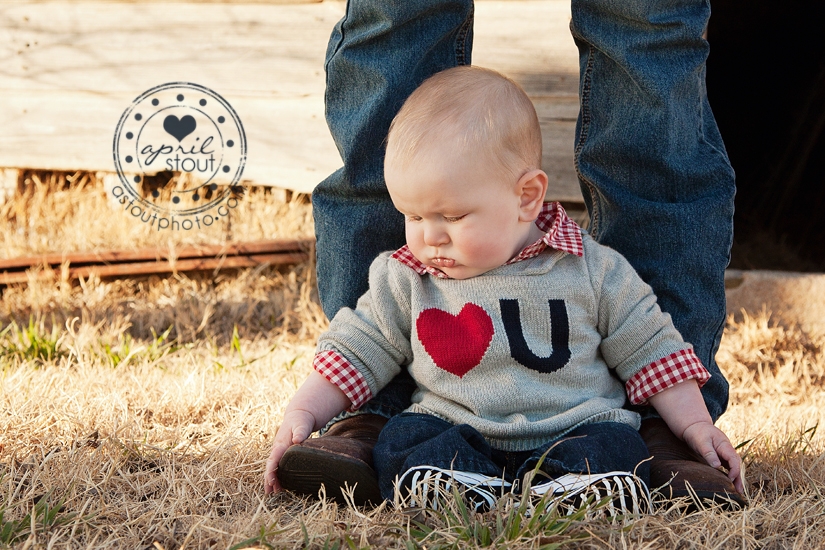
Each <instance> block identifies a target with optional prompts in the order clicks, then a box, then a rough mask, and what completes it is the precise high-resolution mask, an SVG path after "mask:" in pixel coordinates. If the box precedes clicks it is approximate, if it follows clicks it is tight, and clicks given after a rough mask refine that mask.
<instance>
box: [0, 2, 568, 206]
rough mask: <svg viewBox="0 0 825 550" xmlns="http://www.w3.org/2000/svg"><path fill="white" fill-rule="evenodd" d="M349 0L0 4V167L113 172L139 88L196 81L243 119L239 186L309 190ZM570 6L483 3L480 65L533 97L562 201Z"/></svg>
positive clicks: (321, 148)
mask: <svg viewBox="0 0 825 550" xmlns="http://www.w3.org/2000/svg"><path fill="white" fill-rule="evenodd" d="M344 10H345V4H344V3H342V2H322V3H314V4H308V3H297V4H281V3H275V4H261V3H249V4H245V3H235V2H233V3H224V4H219V3H199V2H181V3H172V2H169V3H165V2H158V1H153V2H148V3H145V2H141V3H128V2H104V1H78V2H75V1H71V2H70V1H60V2H57V1H51V2H2V3H0V128H3V132H2V133H0V168H40V169H55V170H72V169H84V170H95V171H113V170H114V165H113V160H112V140H113V136H114V132H115V129H116V126H117V123H118V120H119V118H120V116H121V114H122V113H123V112H124V110H125V109H126V108H127V107H129V105H130V104H131V102H132V101H133V100H134V99H135V98H136V97H137V96H139V95H140V94H141V93H142V92H144V91H145V90H148V89H149V88H152V87H154V86H157V85H159V84H162V83H165V82H176V81H184V82H194V83H197V84H200V85H202V86H206V87H207V88H210V89H212V90H214V91H215V92H217V93H218V94H220V95H221V96H223V97H224V98H225V99H226V100H227V101H228V102H229V103H230V104H231V105H232V107H234V109H235V110H236V111H237V113H238V116H239V117H240V119H241V121H242V122H243V125H244V129H245V132H246V136H247V143H248V154H247V162H246V168H245V170H244V180H246V181H248V182H250V183H254V184H261V185H274V186H278V187H283V188H287V189H293V190H297V191H301V192H309V191H311V189H312V188H313V187H314V185H315V184H316V183H317V182H318V181H320V180H321V179H323V178H324V177H326V175H327V174H329V173H330V172H332V171H334V170H336V169H337V168H338V167H339V166H340V164H341V161H340V157H339V155H338V152H337V150H336V148H335V145H334V143H333V142H332V138H331V137H330V135H329V131H328V130H327V127H326V123H325V121H324V106H323V94H324V72H323V62H324V54H325V51H326V46H327V40H328V38H329V34H330V32H331V30H332V28H333V26H334V25H335V23H336V22H337V21H338V20H339V19H340V18H341V16H342V15H343V13H344ZM569 10H570V5H569V2H565V1H563V0H517V1H489V2H479V3H477V4H476V24H475V50H474V54H473V62H474V63H476V64H478V65H483V66H488V67H492V68H495V69H497V70H500V71H502V72H504V73H507V74H510V75H511V76H513V77H514V78H516V80H518V81H520V82H522V84H523V85H524V86H525V88H526V89H527V90H528V93H530V95H531V97H533V98H534V100H535V102H536V105H537V108H538V111H539V116H540V119H541V122H542V129H543V134H544V139H545V148H544V159H543V161H544V167H545V169H546V170H547V171H548V172H549V173H550V176H551V189H552V190H551V192H550V194H549V196H550V197H551V198H554V199H561V200H567V201H580V200H581V195H580V191H579V189H578V183H577V181H576V177H575V172H574V170H573V154H572V152H573V129H574V125H575V117H576V113H577V109H578V100H577V98H576V88H577V82H578V77H577V72H578V59H577V54H576V50H575V46H574V44H573V40H572V38H571V37H570V33H569V30H568V23H569V17H570V16H569Z"/></svg>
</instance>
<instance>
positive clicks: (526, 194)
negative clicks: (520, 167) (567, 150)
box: [517, 170, 547, 222]
mask: <svg viewBox="0 0 825 550" xmlns="http://www.w3.org/2000/svg"><path fill="white" fill-rule="evenodd" d="M517 186H518V187H517V188H518V193H519V197H520V198H521V202H520V204H519V208H520V215H519V220H520V221H525V222H532V221H535V219H536V218H537V217H538V215H539V213H540V212H541V207H542V205H543V204H544V196H545V195H546V194H547V174H545V173H544V171H543V170H530V171H529V172H527V173H526V174H524V175H523V176H521V178H519V180H518V184H517Z"/></svg>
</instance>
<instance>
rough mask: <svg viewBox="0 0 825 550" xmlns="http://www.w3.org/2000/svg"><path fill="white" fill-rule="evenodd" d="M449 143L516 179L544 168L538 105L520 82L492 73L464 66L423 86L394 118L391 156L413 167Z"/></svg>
mask: <svg viewBox="0 0 825 550" xmlns="http://www.w3.org/2000/svg"><path fill="white" fill-rule="evenodd" d="M444 138H447V140H448V141H449V147H450V148H451V149H453V148H454V150H455V152H456V153H472V154H474V155H478V156H479V158H487V159H492V160H494V161H497V164H498V165H499V166H500V167H502V168H504V169H505V170H506V171H507V174H515V175H516V177H519V176H521V175H522V174H523V173H525V172H527V171H529V170H531V169H536V168H541V128H540V127H539V120H538V116H537V115H536V109H535V107H533V103H532V102H531V101H530V98H528V97H527V94H526V93H525V92H524V90H523V89H522V88H521V86H519V85H518V84H517V83H516V82H514V81H513V80H511V79H510V78H507V77H506V76H504V75H503V74H501V73H498V72H496V71H493V70H491V69H485V68H482V67H473V66H461V67H455V68H452V69H447V70H445V71H442V72H440V73H437V74H435V75H433V76H431V77H430V78H428V79H427V80H425V81H424V83H423V84H421V86H419V87H418V88H417V89H416V90H415V91H414V92H413V93H412V95H410V97H409V98H408V99H407V101H406V102H405V103H404V105H403V106H402V107H401V110H400V111H399V112H398V114H397V115H396V116H395V118H394V119H393V121H392V124H391V125H390V130H389V134H388V136H387V155H388V156H390V155H392V156H393V159H394V160H395V161H401V162H402V163H403V165H407V164H409V163H410V162H411V161H412V160H413V159H414V158H415V156H416V155H417V154H418V153H419V152H421V150H422V148H423V147H425V146H426V145H428V144H433V143H438V144H440V145H442V146H443V142H444Z"/></svg>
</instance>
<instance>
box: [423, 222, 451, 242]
mask: <svg viewBox="0 0 825 550" xmlns="http://www.w3.org/2000/svg"><path fill="white" fill-rule="evenodd" d="M448 242H450V236H449V235H448V234H447V232H446V231H444V230H443V229H442V228H440V227H438V226H430V227H427V228H425V229H424V244H426V245H427V246H441V245H445V244H447V243H448Z"/></svg>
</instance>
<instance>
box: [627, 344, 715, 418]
mask: <svg viewBox="0 0 825 550" xmlns="http://www.w3.org/2000/svg"><path fill="white" fill-rule="evenodd" d="M690 379H695V380H696V382H698V384H699V387H700V388H701V387H702V386H704V385H705V382H707V381H708V380H709V379H710V373H709V372H708V371H707V369H706V368H705V367H704V365H702V361H700V360H699V358H698V357H697V356H696V354H695V353H693V350H692V349H683V350H681V351H677V352H676V353H671V354H670V355H668V356H667V357H663V358H661V359H659V360H657V361H654V362H652V363H651V364H649V365H648V366H646V367H645V368H643V369H642V370H640V371H639V372H637V373H636V374H634V375H633V376H632V377H630V380H628V381H627V382H626V383H625V389H626V390H627V396H628V398H629V399H630V402H631V403H632V404H634V405H646V404H647V400H648V399H650V398H651V397H653V396H654V395H656V394H657V393H659V392H662V391H664V390H666V389H668V388H670V387H672V386H675V385H676V384H678V383H679V382H684V381H685V380H690Z"/></svg>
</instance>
